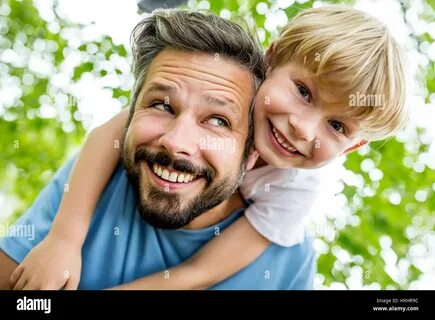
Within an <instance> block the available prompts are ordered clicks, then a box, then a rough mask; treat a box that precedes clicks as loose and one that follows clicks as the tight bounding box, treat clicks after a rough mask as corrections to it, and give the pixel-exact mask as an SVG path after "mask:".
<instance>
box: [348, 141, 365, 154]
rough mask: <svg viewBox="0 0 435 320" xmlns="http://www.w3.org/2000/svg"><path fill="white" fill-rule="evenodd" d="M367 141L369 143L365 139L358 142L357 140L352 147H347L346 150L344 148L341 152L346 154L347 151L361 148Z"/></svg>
mask: <svg viewBox="0 0 435 320" xmlns="http://www.w3.org/2000/svg"><path fill="white" fill-rule="evenodd" d="M367 143H369V142H368V141H366V140H361V141H360V142H358V143H357V144H355V145H353V146H352V147H350V148H347V149H346V150H344V151H343V152H342V154H348V153H351V152H353V151H355V150H357V149H359V148H361V147H362V146H365V145H366V144H367Z"/></svg>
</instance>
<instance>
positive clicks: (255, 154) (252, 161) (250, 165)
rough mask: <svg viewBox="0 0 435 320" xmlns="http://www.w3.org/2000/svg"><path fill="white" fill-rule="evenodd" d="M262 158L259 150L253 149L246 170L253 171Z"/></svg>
mask: <svg viewBox="0 0 435 320" xmlns="http://www.w3.org/2000/svg"><path fill="white" fill-rule="evenodd" d="M259 156H260V154H259V153H258V152H257V150H255V149H254V148H252V150H251V152H250V154H249V156H248V163H247V164H246V170H248V171H249V170H251V169H252V168H253V167H254V165H255V163H256V162H257V160H258V157H259Z"/></svg>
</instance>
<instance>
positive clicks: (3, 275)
mask: <svg viewBox="0 0 435 320" xmlns="http://www.w3.org/2000/svg"><path fill="white" fill-rule="evenodd" d="M0 266H1V268H0V290H11V289H12V288H11V285H10V283H9V277H10V276H11V274H12V272H13V271H14V270H15V268H16V267H17V266H18V263H16V262H15V261H14V260H12V259H11V258H9V256H7V255H6V254H5V253H4V252H3V251H2V250H0Z"/></svg>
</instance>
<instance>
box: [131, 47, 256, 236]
mask: <svg viewBox="0 0 435 320" xmlns="http://www.w3.org/2000/svg"><path fill="white" fill-rule="evenodd" d="M253 94H254V84H253V79H252V75H251V73H250V72H249V71H248V70H246V69H244V68H243V67H242V66H240V65H238V64H237V63H235V62H233V61H231V60H228V59H226V58H222V57H220V58H219V59H217V58H216V57H215V56H213V55H206V54H202V53H192V52H182V51H178V50H173V49H165V50H163V51H162V52H161V53H160V54H159V55H158V56H157V57H156V58H155V59H154V60H153V62H152V63H151V65H150V67H149V69H148V73H147V78H146V80H145V83H144V85H143V87H142V90H141V92H140V95H139V97H138V99H137V102H136V105H135V110H134V114H133V117H132V119H131V122H130V124H129V127H128V130H127V133H126V138H125V145H124V155H123V161H124V165H125V167H126V170H127V174H128V176H129V179H130V181H131V183H132V185H133V187H134V189H135V192H136V196H137V200H138V208H139V212H140V214H141V216H142V218H144V219H145V220H146V221H147V222H149V223H151V224H153V225H154V226H156V227H160V228H181V227H183V226H185V225H187V224H189V223H190V222H191V221H192V220H193V219H195V218H196V217H197V216H199V215H200V214H202V213H203V212H206V211H207V210H209V209H211V208H213V207H214V206H216V205H217V204H219V203H220V202H222V201H223V200H225V199H227V198H229V197H230V196H231V194H232V193H233V192H234V191H235V189H236V188H237V186H238V184H239V183H240V180H241V176H242V175H243V171H244V167H245V164H246V161H244V160H246V159H242V158H243V150H244V146H245V141H246V138H247V134H248V120H249V107H250V103H251V101H252V97H253Z"/></svg>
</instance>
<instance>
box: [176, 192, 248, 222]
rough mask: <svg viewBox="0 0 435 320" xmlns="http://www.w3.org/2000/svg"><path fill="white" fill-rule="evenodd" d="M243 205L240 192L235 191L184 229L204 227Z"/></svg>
mask: <svg viewBox="0 0 435 320" xmlns="http://www.w3.org/2000/svg"><path fill="white" fill-rule="evenodd" d="M245 207H246V206H245V203H244V201H243V198H242V196H241V194H240V192H238V191H236V192H235V193H233V195H232V196H231V197H230V198H229V199H228V200H225V201H223V202H222V203H221V204H219V205H217V206H216V207H214V208H213V209H210V210H209V211H207V212H205V213H203V214H202V215H200V216H199V217H197V218H196V219H194V220H193V221H192V222H191V223H189V224H188V225H187V226H185V227H184V229H187V230H195V229H202V228H206V227H208V226H211V225H213V224H216V223H218V222H220V221H222V220H224V219H225V218H227V217H228V216H229V215H231V214H232V213H233V212H234V211H236V210H237V209H241V208H245Z"/></svg>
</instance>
